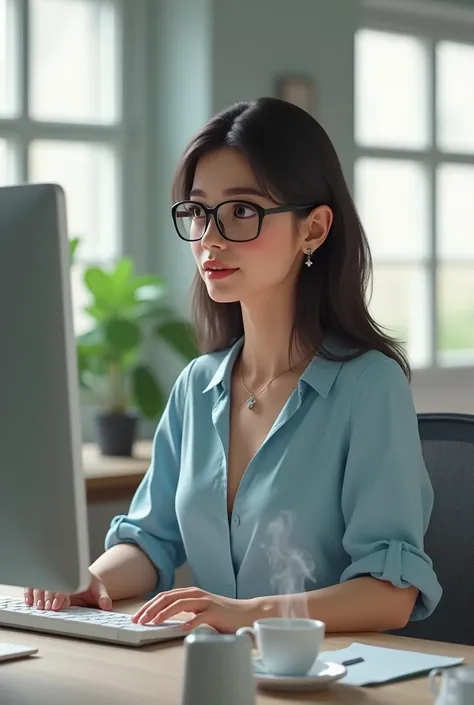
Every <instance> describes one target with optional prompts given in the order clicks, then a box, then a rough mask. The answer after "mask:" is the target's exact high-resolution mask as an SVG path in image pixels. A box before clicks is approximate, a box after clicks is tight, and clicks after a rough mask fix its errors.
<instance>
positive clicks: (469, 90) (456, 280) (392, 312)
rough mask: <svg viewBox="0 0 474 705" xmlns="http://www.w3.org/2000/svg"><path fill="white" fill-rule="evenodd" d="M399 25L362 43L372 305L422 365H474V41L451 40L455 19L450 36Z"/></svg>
mask: <svg viewBox="0 0 474 705" xmlns="http://www.w3.org/2000/svg"><path fill="white" fill-rule="evenodd" d="M373 4H375V3H373ZM378 4H380V3H378ZM406 5H409V3H408V4H406ZM418 5H419V6H421V3H419V4H418ZM471 21H472V19H471ZM399 24H400V29H398V28H397V22H396V21H395V22H393V23H392V25H390V23H389V22H387V21H385V22H380V23H376V22H373V23H372V26H370V25H371V23H370V22H368V23H367V25H368V26H366V27H364V28H362V29H360V30H359V31H358V32H357V34H356V41H355V141H356V151H357V158H356V164H355V199H356V202H357V205H358V208H359V211H360V214H361V219H362V222H363V224H364V227H365V230H366V233H367V237H368V240H369V243H370V246H371V251H372V256H373V261H374V280H373V293H372V298H371V302H370V308H371V311H372V313H373V315H374V317H375V318H376V320H377V321H378V322H379V323H380V324H381V325H382V326H384V327H385V328H386V329H388V330H389V332H390V333H392V334H395V335H396V336H397V337H400V338H402V339H403V340H404V341H405V342H406V346H407V351H408V354H409V357H410V360H411V362H412V364H413V365H414V366H415V367H437V366H452V365H464V364H473V363H474V81H473V76H474V40H472V39H471V41H469V39H468V36H467V35H466V36H464V35H460V37H459V38H458V39H456V38H455V37H453V32H452V26H453V23H449V29H450V31H449V34H448V36H447V37H445V36H443V24H442V23H440V22H439V21H438V22H437V24H436V29H435V30H434V31H431V25H430V23H429V22H424V23H423V24H421V23H418V24H417V23H416V22H415V23H414V25H416V26H415V27H414V28H413V29H412V30H410V22H409V20H408V21H407V18H406V16H405V17H404V23H403V26H401V22H400V23H399ZM445 25H446V26H447V24H446V23H445ZM470 36H471V37H472V36H473V35H472V32H471V35H470Z"/></svg>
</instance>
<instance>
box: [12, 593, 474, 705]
mask: <svg viewBox="0 0 474 705" xmlns="http://www.w3.org/2000/svg"><path fill="white" fill-rule="evenodd" d="M0 592H3V593H4V594H21V593H22V591H18V590H16V589H14V588H8V587H3V588H2V586H0ZM136 606H137V603H136V602H134V603H130V602H128V603H117V604H116V605H115V608H116V609H117V610H119V611H123V612H132V611H134V608H136ZM0 640H4V641H10V642H13V643H17V644H25V645H27V646H28V645H31V646H37V647H38V648H39V653H38V655H37V656H35V657H32V658H28V659H25V660H22V661H10V662H7V663H4V664H0V682H1V685H0V691H1V696H0V700H1V703H2V705H31V704H32V703H34V704H35V705H65V704H66V703H67V705H179V703H180V692H181V679H182V673H183V667H184V648H183V646H182V642H171V643H168V644H166V645H163V644H161V645H158V646H156V645H155V646H147V647H143V648H140V649H131V648H126V647H123V646H110V645H106V644H99V643H95V642H87V641H81V640H79V639H65V638H62V637H52V636H44V635H41V634H38V633H29V632H20V631H17V630H7V629H0ZM355 640H357V641H360V642H363V643H367V644H373V645H377V646H387V647H390V648H403V649H411V650H413V651H428V652H432V653H437V654H443V655H446V656H462V657H464V658H465V660H466V663H468V664H471V665H474V647H472V646H458V645H454V644H441V643H437V642H429V641H418V640H416V639H406V638H402V637H395V636H388V635H385V634H364V635H361V634H357V635H356V636H354V635H349V636H334V637H331V636H330V637H327V638H326V640H325V642H324V649H325V650H329V649H338V648H344V647H345V646H348V645H349V644H350V643H352V642H353V641H355ZM300 702H313V703H316V702H317V703H328V704H329V703H331V704H337V703H339V704H340V705H349V704H353V705H400V703H409V705H432V703H433V699H432V697H431V696H430V694H429V691H428V683H427V679H426V677H422V678H416V679H412V680H408V681H404V682H400V683H393V684H391V685H384V686H380V687H375V688H354V687H349V686H343V685H337V684H335V685H333V686H331V687H330V688H329V689H327V690H325V691H320V692H318V693H306V694H301V695H297V694H289V693H288V694H274V695H273V694H268V693H264V692H263V691H262V692H259V693H258V696H257V703H258V705H270V703H274V704H275V705H278V704H280V705H282V704H283V703H286V705H291V704H292V703H293V704H294V705H296V703H300Z"/></svg>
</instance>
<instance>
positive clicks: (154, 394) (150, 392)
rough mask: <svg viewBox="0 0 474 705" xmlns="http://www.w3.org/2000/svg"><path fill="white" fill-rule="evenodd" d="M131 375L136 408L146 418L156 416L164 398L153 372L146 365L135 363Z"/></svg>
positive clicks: (163, 403)
mask: <svg viewBox="0 0 474 705" xmlns="http://www.w3.org/2000/svg"><path fill="white" fill-rule="evenodd" d="M131 376H132V388H133V397H134V401H135V403H136V405H137V407H138V409H139V410H140V412H141V413H142V414H143V415H144V416H146V417H147V418H148V419H154V418H156V417H158V416H159V415H160V414H161V413H162V412H163V409H164V408H165V405H166V398H165V394H164V393H163V390H162V389H161V388H160V386H159V385H158V382H157V380H156V378H155V376H154V374H153V373H152V371H151V370H150V368H149V367H148V366H146V365H137V366H136V367H135V368H134V369H133V370H132V375H131Z"/></svg>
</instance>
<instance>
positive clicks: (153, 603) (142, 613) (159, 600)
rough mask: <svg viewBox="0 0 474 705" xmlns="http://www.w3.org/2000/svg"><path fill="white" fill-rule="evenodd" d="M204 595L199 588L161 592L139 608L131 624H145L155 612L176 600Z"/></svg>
mask: <svg viewBox="0 0 474 705" xmlns="http://www.w3.org/2000/svg"><path fill="white" fill-rule="evenodd" d="M205 594H206V593H205V592H204V590H201V589H200V588H195V587H191V588H180V589H177V590H169V591H168V592H162V593H161V594H160V595H157V597H154V598H153V599H151V600H149V601H148V602H146V603H145V604H144V605H142V607H140V609H139V610H137V612H135V614H134V615H133V617H132V622H140V623H141V624H145V623H146V622H148V621H149V620H150V619H151V616H150V615H151V614H153V615H155V614H156V613H157V611H160V610H162V609H164V608H165V607H168V605H170V604H172V603H173V602H175V601H176V600H179V599H183V598H198V597H203V596H204V595H205Z"/></svg>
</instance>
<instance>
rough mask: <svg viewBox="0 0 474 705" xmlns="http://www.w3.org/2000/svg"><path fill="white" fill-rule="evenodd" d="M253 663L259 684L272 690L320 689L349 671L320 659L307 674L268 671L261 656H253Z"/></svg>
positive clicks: (339, 665) (255, 676) (337, 664)
mask: <svg viewBox="0 0 474 705" xmlns="http://www.w3.org/2000/svg"><path fill="white" fill-rule="evenodd" d="M252 665H253V674H254V678H255V680H256V682H257V685H259V686H260V687H261V688H267V689H271V690H319V689H320V688H324V687H326V686H327V685H329V684H330V683H334V682H335V681H338V680H340V679H341V678H344V676H345V675H346V673H347V670H346V668H345V666H341V664H339V663H329V662H326V661H320V660H319V659H318V660H317V661H316V662H315V664H314V666H313V667H312V668H311V670H310V672H309V673H308V674H307V675H306V676H276V675H273V673H267V671H266V670H265V667H264V665H263V663H262V660H261V659H260V658H253V659H252Z"/></svg>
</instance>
